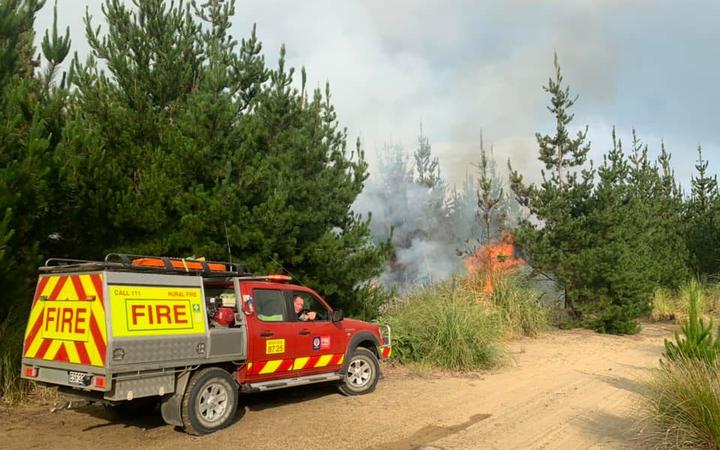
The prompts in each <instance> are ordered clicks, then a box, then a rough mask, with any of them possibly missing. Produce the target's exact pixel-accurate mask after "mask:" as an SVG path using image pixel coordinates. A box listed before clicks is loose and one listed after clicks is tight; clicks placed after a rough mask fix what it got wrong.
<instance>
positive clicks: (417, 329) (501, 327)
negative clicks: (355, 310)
mask: <svg viewBox="0 0 720 450" xmlns="http://www.w3.org/2000/svg"><path fill="white" fill-rule="evenodd" d="M486 280H487V278H486V275H485V274H482V273H477V272H474V273H471V274H468V275H466V276H465V277H461V278H456V279H453V280H452V281H449V282H445V283H440V284H436V285H433V286H429V287H425V288H422V289H419V290H417V291H415V292H413V293H410V294H408V295H406V296H405V297H402V298H400V299H396V300H395V301H394V302H393V304H392V305H390V306H389V307H388V309H387V311H386V312H385V314H384V316H383V318H382V320H383V321H384V322H386V323H389V324H390V325H391V326H392V327H393V336H394V343H393V347H394V349H393V353H394V355H395V356H396V357H397V358H398V359H399V360H400V362H403V363H425V364H430V365H432V366H434V367H441V368H445V369H451V370H476V369H485V368H491V367H495V366H498V365H500V364H501V363H502V362H503V360H504V359H505V351H504V345H503V342H502V341H503V339H505V338H512V337H518V336H536V335H537V334H539V333H540V332H541V331H543V330H545V329H547V327H548V311H547V309H546V308H545V307H544V306H543V305H541V304H540V302H539V296H538V294H537V293H536V292H535V291H533V290H532V289H531V288H530V287H529V286H528V285H527V283H526V282H525V281H524V280H523V279H522V278H521V277H520V276H517V275H513V274H499V275H497V274H496V275H495V276H494V278H493V280H492V286H493V289H492V291H488V289H486Z"/></svg>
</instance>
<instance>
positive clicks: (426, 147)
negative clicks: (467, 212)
mask: <svg viewBox="0 0 720 450" xmlns="http://www.w3.org/2000/svg"><path fill="white" fill-rule="evenodd" d="M413 157H414V158H415V173H416V176H415V182H416V183H417V184H419V185H420V186H424V187H426V188H428V189H433V188H435V187H436V186H437V185H438V183H439V182H440V181H441V178H440V161H439V160H438V158H437V157H433V154H432V146H431V145H430V139H429V138H428V137H427V136H424V135H423V130H422V125H420V134H419V135H418V146H417V149H416V150H415V153H414V154H413Z"/></svg>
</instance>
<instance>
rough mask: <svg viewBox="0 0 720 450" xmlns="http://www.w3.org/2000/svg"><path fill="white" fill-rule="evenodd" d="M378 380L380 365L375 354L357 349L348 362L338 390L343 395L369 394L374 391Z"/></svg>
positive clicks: (360, 348)
mask: <svg viewBox="0 0 720 450" xmlns="http://www.w3.org/2000/svg"><path fill="white" fill-rule="evenodd" d="M379 378H380V363H378V360H377V357H376V356H375V354H374V353H373V352H371V351H370V350H368V349H366V348H363V347H358V348H356V349H355V351H354V352H353V354H352V356H351V357H350V360H349V361H348V364H347V367H346V369H345V376H344V378H343V380H342V381H341V382H340V386H339V389H340V392H342V393H343V394H345V395H362V394H369V393H370V392H372V391H374V390H375V386H376V385H377V382H378V379H379Z"/></svg>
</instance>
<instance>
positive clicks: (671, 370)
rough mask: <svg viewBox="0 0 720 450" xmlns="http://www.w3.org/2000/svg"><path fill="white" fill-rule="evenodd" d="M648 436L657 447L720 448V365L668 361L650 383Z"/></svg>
mask: <svg viewBox="0 0 720 450" xmlns="http://www.w3.org/2000/svg"><path fill="white" fill-rule="evenodd" d="M644 409H645V411H644V412H645V415H646V417H647V424H650V425H652V426H651V427H647V435H648V436H649V439H650V442H649V444H651V445H652V446H654V447H656V448H667V449H671V448H672V449H674V448H702V449H717V448H720V365H719V364H718V362H714V363H708V362H705V361H702V360H697V359H688V358H682V359H678V360H676V361H673V362H664V363H662V364H661V367H660V368H659V369H657V370H656V371H655V373H654V374H653V377H652V378H651V380H650V381H648V382H647V392H646V393H645V405H644Z"/></svg>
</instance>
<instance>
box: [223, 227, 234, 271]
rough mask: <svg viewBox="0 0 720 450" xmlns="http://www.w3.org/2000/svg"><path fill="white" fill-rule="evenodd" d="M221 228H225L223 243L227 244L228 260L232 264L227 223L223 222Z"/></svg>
mask: <svg viewBox="0 0 720 450" xmlns="http://www.w3.org/2000/svg"><path fill="white" fill-rule="evenodd" d="M223 226H224V227H225V242H227V248H228V258H229V261H230V263H231V264H232V252H231V251H230V236H229V235H228V230H227V223H226V222H225V221H224V220H223Z"/></svg>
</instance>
